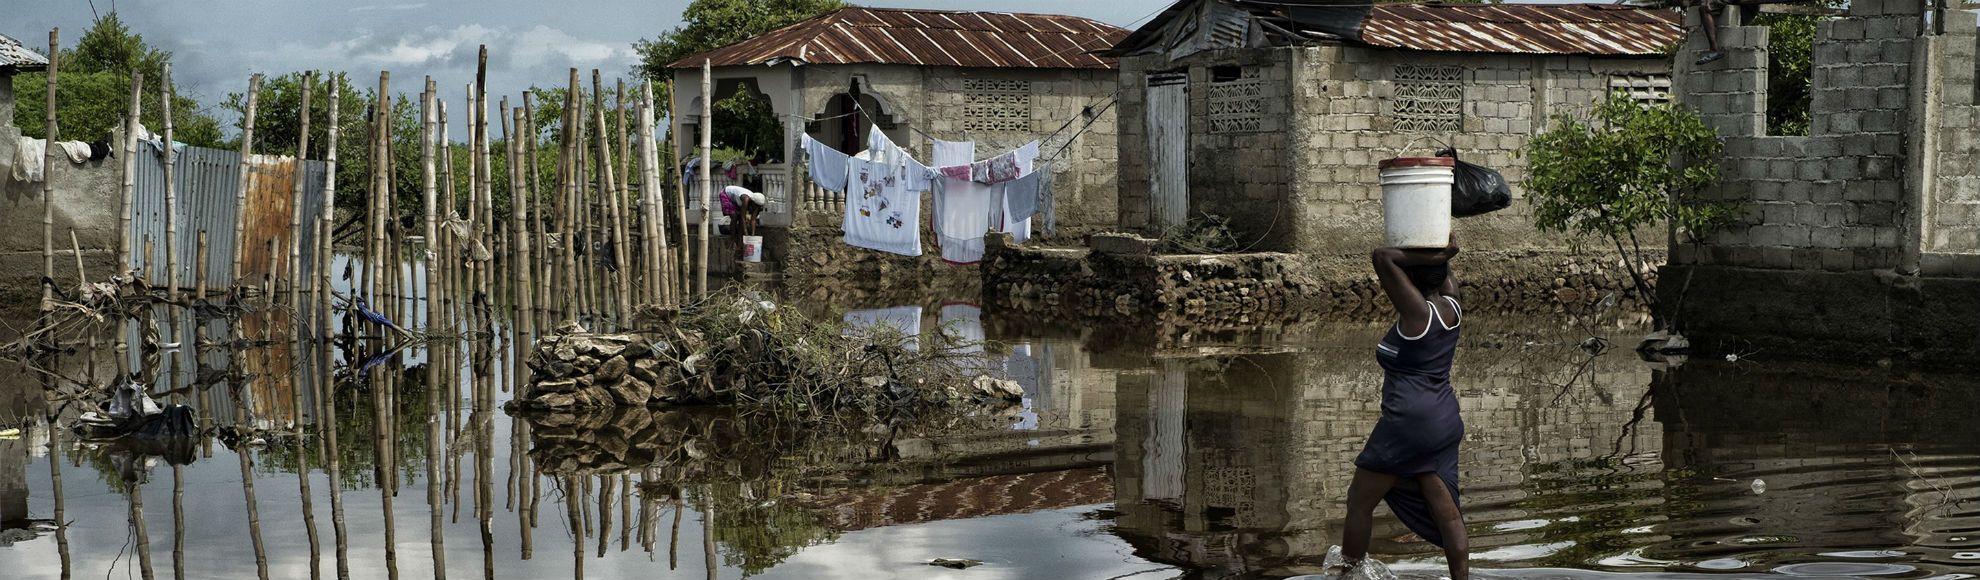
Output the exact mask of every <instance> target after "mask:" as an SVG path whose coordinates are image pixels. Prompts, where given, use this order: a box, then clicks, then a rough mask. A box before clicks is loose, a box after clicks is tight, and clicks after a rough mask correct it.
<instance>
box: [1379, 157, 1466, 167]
mask: <svg viewBox="0 0 1980 580" xmlns="http://www.w3.org/2000/svg"><path fill="white" fill-rule="evenodd" d="M1376 166H1377V167H1380V168H1382V169H1388V168H1391V167H1457V159H1454V158H1450V157H1397V158H1395V159H1383V160H1382V162H1381V163H1378V164H1376Z"/></svg>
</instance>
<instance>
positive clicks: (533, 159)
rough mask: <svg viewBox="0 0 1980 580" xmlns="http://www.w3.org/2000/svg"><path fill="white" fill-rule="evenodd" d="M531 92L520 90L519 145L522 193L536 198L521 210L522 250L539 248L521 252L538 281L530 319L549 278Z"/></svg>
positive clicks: (540, 310) (540, 307)
mask: <svg viewBox="0 0 1980 580" xmlns="http://www.w3.org/2000/svg"><path fill="white" fill-rule="evenodd" d="M533 96H534V95H533V91H523V118H524V119H523V121H524V122H525V123H528V125H527V127H528V129H527V134H528V135H529V139H528V140H527V141H525V142H524V143H523V146H524V147H527V148H528V150H527V152H526V153H525V155H526V156H527V157H528V160H529V161H528V165H527V166H526V169H527V171H528V173H526V174H525V175H527V176H528V177H529V181H528V182H527V183H526V184H524V187H525V188H526V189H527V196H526V197H528V198H530V201H532V202H539V203H537V205H536V212H535V213H534V214H528V213H527V212H525V216H526V219H528V220H529V235H530V236H531V238H532V240H531V242H532V243H531V244H530V245H527V246H525V247H524V248H523V250H524V253H525V254H528V253H529V252H530V250H531V249H532V248H533V249H536V251H539V252H542V254H539V255H534V256H525V257H526V258H528V261H527V262H526V263H525V264H524V267H526V268H528V269H529V275H530V277H531V278H533V279H534V280H535V282H536V284H537V285H538V286H537V287H536V288H532V289H531V290H532V292H533V293H534V294H535V300H533V301H531V302H530V305H529V306H530V309H531V311H532V314H531V316H530V317H531V318H532V319H534V318H535V317H537V316H541V315H542V314H543V313H544V312H545V311H546V310H547V308H546V307H545V305H544V304H543V303H544V302H545V301H547V300H548V299H549V297H550V288H549V286H547V285H546V284H548V283H549V281H550V272H549V270H548V268H546V267H545V262H544V260H545V259H546V258H547V257H548V255H549V253H550V246H549V245H548V243H547V241H546V239H545V238H544V236H543V233H544V219H543V218H544V215H545V211H544V210H545V209H548V208H545V207H544V204H542V203H540V200H539V198H537V197H536V193H537V192H538V191H541V190H539V189H538V188H537V186H538V185H539V183H538V181H539V180H540V179H541V178H542V175H541V172H539V171H538V168H537V159H538V157H537V152H536V146H537V140H538V139H539V138H541V136H542V134H541V133H538V132H537V128H536V106H535V104H534V100H535V99H534V98H533Z"/></svg>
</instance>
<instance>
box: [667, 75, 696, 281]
mask: <svg viewBox="0 0 1980 580" xmlns="http://www.w3.org/2000/svg"><path fill="white" fill-rule="evenodd" d="M676 88H678V87H675V86H674V85H672V84H668V85H667V121H668V127H667V144H668V150H669V152H670V153H671V155H672V156H673V160H672V162H671V163H669V164H667V188H668V189H672V190H674V203H673V206H674V208H675V210H676V211H675V212H674V220H675V225H676V226H677V229H676V231H677V232H679V234H678V236H679V237H677V238H675V240H676V241H678V242H679V243H677V244H675V245H674V272H673V278H674V279H673V280H671V281H670V282H671V283H673V284H674V285H675V292H674V296H675V301H674V304H675V305H677V306H678V305H680V304H681V303H683V302H685V301H686V300H687V297H688V295H689V294H690V291H691V290H693V287H692V286H691V285H690V282H691V281H690V280H688V273H689V269H690V268H692V267H693V266H694V262H692V261H690V260H689V258H688V246H689V244H688V222H687V208H688V206H687V176H685V175H676V174H675V173H674V172H675V171H678V170H679V169H680V168H681V153H683V151H682V150H681V147H682V145H683V143H682V142H681V139H680V137H681V122H680V118H681V117H680V103H679V102H677V101H676V99H677V98H678V97H679V96H680V92H679V91H676V90H674V89H676Z"/></svg>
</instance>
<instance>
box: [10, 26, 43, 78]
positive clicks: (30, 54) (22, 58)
mask: <svg viewBox="0 0 1980 580" xmlns="http://www.w3.org/2000/svg"><path fill="white" fill-rule="evenodd" d="M47 69H48V57H45V56H42V55H41V53H39V52H35V51H32V50H28V47H26V46H23V45H21V41H18V40H14V39H13V37H10V36H7V35H5V34H0V70H12V71H14V72H22V71H37V70H47Z"/></svg>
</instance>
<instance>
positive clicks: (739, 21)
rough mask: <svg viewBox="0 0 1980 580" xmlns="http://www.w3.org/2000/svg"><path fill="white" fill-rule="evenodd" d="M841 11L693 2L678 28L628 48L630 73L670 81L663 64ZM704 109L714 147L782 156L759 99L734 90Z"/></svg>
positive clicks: (741, 0)
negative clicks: (634, 57) (635, 58)
mask: <svg viewBox="0 0 1980 580" xmlns="http://www.w3.org/2000/svg"><path fill="white" fill-rule="evenodd" d="M845 6H846V4H845V3H844V2H841V1H839V0H694V2H693V3H691V4H688V7H687V10H685V11H683V12H682V13H681V20H682V24H681V26H680V27H678V28H675V29H673V30H669V31H667V32H662V33H660V36H658V37H656V38H653V39H650V40H640V41H638V42H635V43H633V49H634V50H636V51H638V52H639V59H640V63H639V65H638V67H637V69H636V70H635V72H636V73H638V76H640V77H643V78H649V79H654V80H666V79H669V78H672V77H671V75H669V74H668V73H667V65H669V64H672V63H673V62H675V61H678V60H680V59H682V58H686V57H688V56H690V55H693V54H696V53H700V52H704V51H709V50H714V49H717V48H721V47H724V46H728V45H731V44H735V43H738V42H742V41H744V40H748V39H750V38H752V37H755V36H758V35H761V34H763V33H766V32H770V31H772V30H776V29H778V28H783V27H785V26H790V25H792V24H796V23H799V22H803V21H805V20H809V19H811V18H815V17H817V16H820V15H823V14H825V13H827V12H831V11H833V10H838V9H840V8H844V7H845ZM655 88H656V89H657V88H659V87H655ZM657 97H658V96H657V95H656V98H657ZM710 107H711V108H713V109H714V112H715V134H714V135H713V138H714V140H715V142H716V143H717V144H720V145H722V146H725V147H729V148H732V149H739V150H742V151H745V152H747V153H749V155H750V156H751V157H762V158H765V159H770V160H773V161H774V160H778V158H779V157H781V156H782V155H783V147H782V146H781V145H780V144H781V143H782V138H783V134H784V129H783V125H782V124H781V123H779V122H778V119H777V116H776V114H775V113H774V112H773V111H772V110H771V107H770V102H769V101H768V100H767V99H765V98H763V96H762V95H759V94H756V93H754V92H752V91H750V90H739V91H736V93H735V94H733V95H730V96H728V97H726V98H723V99H720V100H717V101H715V102H714V103H712V104H711V105H710Z"/></svg>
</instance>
